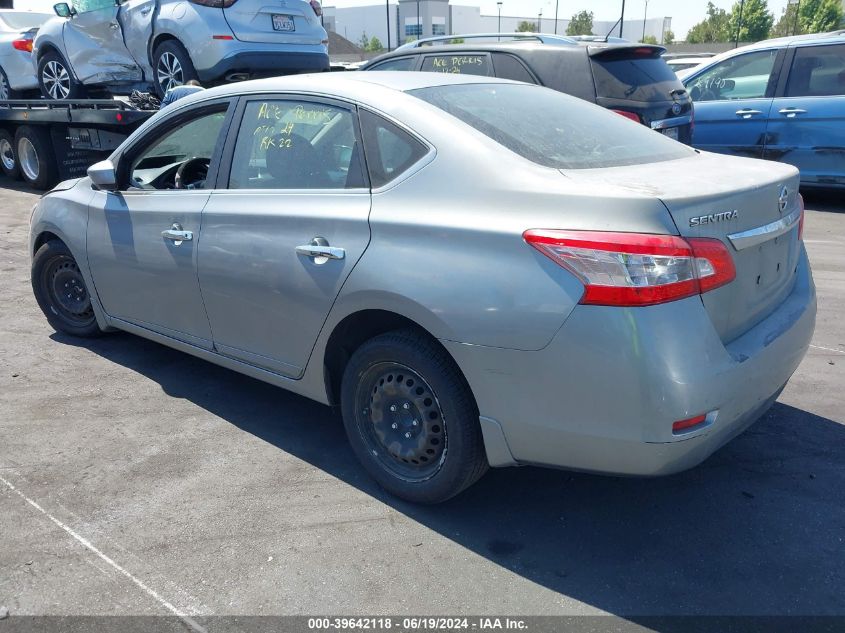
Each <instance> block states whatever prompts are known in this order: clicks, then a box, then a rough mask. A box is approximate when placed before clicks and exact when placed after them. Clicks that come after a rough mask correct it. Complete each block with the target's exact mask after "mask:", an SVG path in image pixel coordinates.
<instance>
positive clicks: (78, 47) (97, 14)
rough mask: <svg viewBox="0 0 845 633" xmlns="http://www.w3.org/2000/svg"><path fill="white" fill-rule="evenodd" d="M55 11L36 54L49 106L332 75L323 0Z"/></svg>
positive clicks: (134, 1) (158, 1)
mask: <svg viewBox="0 0 845 633" xmlns="http://www.w3.org/2000/svg"><path fill="white" fill-rule="evenodd" d="M54 10H55V11H56V15H57V16H58V17H54V18H51V19H50V20H49V21H48V22H47V23H46V24H45V25H44V26H43V27H42V28H41V29H40V30H39V32H38V36H37V37H36V38H35V48H34V54H35V63H36V65H37V66H36V67H37V76H38V82H39V85H40V87H41V92H42V94H43V95H44V96H45V97H46V98H48V99H77V98H80V97H83V96H84V95H85V89H86V87H89V86H90V87H96V88H108V89H109V90H110V91H112V92H117V93H121V92H126V93H128V92H129V91H131V90H132V89H136V88H138V89H142V90H146V89H150V88H152V89H153V90H154V91H155V92H156V93H157V94H158V95H159V96H163V95H164V93H165V92H167V90H168V89H170V88H172V87H174V86H178V85H181V84H183V83H186V82H188V81H189V80H192V79H195V80H199V81H200V82H202V83H203V84H213V83H219V82H223V81H236V80H241V79H248V78H251V77H260V76H273V75H284V74H291V73H298V72H303V71H324V70H329V54H328V35H327V34H326V30H325V29H324V28H323V25H322V23H321V15H322V7H321V6H320V3H319V2H318V0H274V1H273V2H272V4H271V3H270V2H268V1H267V0H119V1H118V2H115V0H71V2H69V3H68V2H60V3H58V4H56V5H55V6H54Z"/></svg>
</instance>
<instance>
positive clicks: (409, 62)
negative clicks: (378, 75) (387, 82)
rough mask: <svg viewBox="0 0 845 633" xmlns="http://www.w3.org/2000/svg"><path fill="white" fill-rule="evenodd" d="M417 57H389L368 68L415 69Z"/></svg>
mask: <svg viewBox="0 0 845 633" xmlns="http://www.w3.org/2000/svg"><path fill="white" fill-rule="evenodd" d="M416 61H417V59H416V57H400V58H399V59H388V60H387V61H384V62H381V63H380V64H376V65H375V66H373V67H372V68H368V69H367V70H413V69H414V63H415V62H416Z"/></svg>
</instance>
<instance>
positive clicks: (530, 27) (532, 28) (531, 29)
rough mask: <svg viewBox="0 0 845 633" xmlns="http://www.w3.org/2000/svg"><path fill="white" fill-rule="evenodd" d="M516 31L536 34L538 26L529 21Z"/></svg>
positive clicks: (521, 24)
mask: <svg viewBox="0 0 845 633" xmlns="http://www.w3.org/2000/svg"><path fill="white" fill-rule="evenodd" d="M516 31H517V33H535V32H536V31H537V25H536V24H534V23H533V22H529V21H528V20H523V21H522V22H520V23H519V24H517V25H516Z"/></svg>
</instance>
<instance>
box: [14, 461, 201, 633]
mask: <svg viewBox="0 0 845 633" xmlns="http://www.w3.org/2000/svg"><path fill="white" fill-rule="evenodd" d="M0 481H2V482H3V483H4V484H5V485H6V487H8V488H9V490H11V491H12V492H14V493H15V494H16V495H18V496H19V497H20V498H21V499H23V500H24V501H26V502H27V503H28V504H29V505H31V506H32V507H33V508H35V509H36V510H38V511H39V512H40V513H41V514H43V515H44V516H46V517H47V518H48V519H50V520H51V521H52V522H53V523H55V524H56V525H58V526H59V527H60V528H62V529H63V530H64V531H65V532H67V533H68V534H70V535H71V536H72V537H73V538H74V539H75V540H76V541H78V542H79V543H81V544H82V545H83V546H84V547H85V548H87V549H88V550H89V551H91V552H93V553H94V554H96V555H97V556H98V557H99V558H100V559H101V560H102V561H103V562H105V563H107V564H108V565H109V566H110V567H112V568H113V569H115V570H117V571H119V572H120V573H121V574H123V575H124V576H126V577H127V578H128V579H129V580H131V581H132V582H134V583H135V584H136V585H137V586H138V587H140V588H141V589H142V590H143V591H144V593H146V594H147V595H148V596H150V597H151V598H152V599H153V600H155V601H156V602H158V603H159V604H160V605H161V606H163V607H164V608H165V609H167V610H168V611H170V612H171V613H172V614H173V615H175V616H176V617H178V618H179V619H181V620H182V621H183V622H184V623H185V624H187V625H188V626H189V627H190V628H191V629H193V630H194V631H197V633H206V630H205V629H204V628H203V627H202V626H200V625H199V624H198V623H197V622H196V621H194V620H193V619H192V618H191V617H189V616H188V615H187V614H185V613H183V612H182V611H181V610H179V609H178V608H176V607H175V606H173V605H172V604H170V603H169V602H168V601H167V600H165V599H164V598H162V597H161V596H160V595H159V594H158V593H157V592H156V591H155V589H152V588H151V587H149V586H147V585H146V584H145V583H144V581H143V580H140V579H139V578H136V577H135V576H133V575H132V573H131V572H130V571H129V570H127V569H124V568H123V567H121V566H120V565H118V564H117V563H116V562H114V561H113V560H112V559H111V558H109V557H108V556H106V555H105V554H103V552H101V551H100V550H99V549H97V547H96V546H95V545H94V544H93V543H91V541H89V540H88V539H86V538H85V537H84V536H82V535H80V534H77V533H76V532H75V531H74V530H73V529H72V528H70V527H69V526H67V525H65V524H64V523H63V522H62V521H60V520H59V519H57V518H56V517H54V516H53V515H52V514H50V513H49V512H47V511H46V510H45V509H44V508H42V507H41V506H40V505H38V503H36V502H35V501H33V500H32V499H30V498H29V497H27V496H26V495H25V494H24V493H22V492H21V491H20V490H18V489H17V488H16V487H15V486H14V484H12V483H11V482H10V481H8V480H6V479H4V478H3V477H2V476H0Z"/></svg>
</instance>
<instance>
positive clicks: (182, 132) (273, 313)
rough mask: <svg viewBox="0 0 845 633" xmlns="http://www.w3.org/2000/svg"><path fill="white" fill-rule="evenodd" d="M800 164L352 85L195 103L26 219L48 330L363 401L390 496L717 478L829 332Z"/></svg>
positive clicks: (392, 83)
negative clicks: (705, 474) (132, 342)
mask: <svg viewBox="0 0 845 633" xmlns="http://www.w3.org/2000/svg"><path fill="white" fill-rule="evenodd" d="M802 221H803V206H802V201H801V198H800V196H799V194H798V172H797V170H795V169H794V168H793V167H789V166H785V165H778V164H772V163H767V162H762V161H756V160H751V159H743V158H733V157H725V156H715V155H710V154H707V153H701V152H697V151H695V150H693V149H691V148H689V147H686V146H684V145H681V144H679V143H677V142H675V141H672V140H670V139H667V138H665V137H663V136H661V135H660V134H657V133H655V132H653V131H651V130H649V129H647V128H645V127H643V126H641V125H638V124H636V123H633V122H631V121H628V120H626V119H624V118H623V117H619V116H617V115H615V114H613V113H612V112H608V111H607V110H605V109H603V108H600V107H598V106H595V105H592V104H589V103H586V102H584V101H580V100H578V99H575V98H572V97H569V96H566V95H563V94H561V93H559V92H555V91H552V90H548V89H545V88H541V87H538V86H529V85H525V84H517V83H513V82H507V81H500V80H493V79H489V78H483V77H468V76H451V75H439V74H438V75H435V74H428V73H390V72H385V73H350V74H345V75H333V76H328V75H312V76H300V77H289V78H277V79H272V80H262V81H256V82H249V83H243V84H240V85H237V86H231V87H226V88H217V89H214V90H209V91H206V92H204V93H200V94H198V95H194V96H190V97H186V98H185V99H183V100H181V101H179V102H177V103H176V104H175V105H174V106H172V107H171V108H168V110H167V111H166V112H162V113H161V114H159V115H157V116H156V117H154V118H153V119H151V120H150V121H149V122H147V123H146V124H145V125H144V126H143V127H142V128H141V129H139V130H138V131H137V132H136V133H135V134H134V135H133V136H132V137H131V138H129V139H128V140H127V141H126V142H125V143H124V144H123V145H121V147H120V148H119V149H118V150H117V151H116V152H115V153H114V154H113V155H112V156H111V158H110V159H109V160H108V161H105V162H103V163H98V164H97V165H95V166H93V167H92V168H91V169H90V170H89V177H88V178H83V179H81V180H77V181H69V182H65V183H63V184H62V185H60V186H59V187H58V188H57V189H55V190H54V191H52V192H51V193H49V194H47V195H46V196H44V197H43V198H42V199H41V201H40V202H39V204H38V206H37V208H36V209H35V211H34V213H33V216H32V226H31V252H32V257H33V259H32V285H33V290H34V293H35V296H36V298H37V300H38V302H39V304H40V306H41V308H42V310H43V311H44V314H45V315H46V317H47V319H48V320H49V322H50V323H51V324H52V326H53V327H54V328H56V329H57V330H60V331H62V332H66V333H69V334H72V335H76V336H98V335H100V334H102V333H103V332H104V331H107V330H109V329H115V328H116V329H120V330H125V331H127V332H132V333H134V334H137V335H140V336H144V337H146V338H149V339H152V340H154V341H158V342H160V343H163V344H165V345H169V346H172V347H174V348H177V349H180V350H183V351H185V352H188V353H190V354H194V355H196V356H199V357H201V358H204V359H207V360H209V361H211V362H214V363H218V364H220V365H222V366H224V367H228V368H230V369H233V370H235V371H238V372H242V373H245V374H247V375H250V376H253V377H255V378H258V379H260V380H264V381H267V382H270V383H272V384H275V385H278V386H280V387H283V388H285V389H289V390H291V391H294V392H296V393H299V394H302V395H305V396H307V397H309V398H313V399H315V400H317V401H320V402H323V403H326V404H333V405H340V407H341V410H342V414H343V420H344V423H345V426H346V431H347V434H348V437H349V440H350V442H351V444H352V447H353V449H354V450H355V453H356V455H357V456H358V458H359V459H360V460H361V462H362V464H363V465H364V467H365V468H366V469H367V470H368V471H369V472H370V473H371V474H372V475H373V476H374V477H375V479H376V480H377V481H378V482H379V483H380V484H381V485H382V486H384V487H385V488H386V489H387V490H389V491H390V492H392V493H394V494H396V495H399V496H401V497H404V498H406V499H410V500H413V501H417V502H424V503H433V502H438V501H442V500H444V499H447V498H449V497H451V496H453V495H455V494H457V493H458V492H460V491H461V490H463V489H464V488H466V487H467V486H469V485H470V484H471V483H473V482H474V481H475V480H477V479H478V478H479V477H480V476H481V475H482V474H483V473H484V471H485V470H486V469H487V467H488V466H510V465H516V464H541V465H547V466H560V467H566V468H574V469H579V470H588V471H594V472H601V473H614V474H622V475H660V474H666V473H672V472H676V471H678V470H681V469H684V468H689V467H691V466H694V465H696V464H697V463H699V462H701V461H702V460H703V459H705V458H706V457H707V456H708V455H710V454H711V453H712V452H713V451H715V450H716V449H717V448H719V446H721V445H722V444H724V443H725V442H727V441H728V440H729V439H731V438H732V437H734V436H735V435H737V434H738V433H740V432H741V431H742V430H743V429H745V428H746V427H747V426H748V425H749V424H751V423H752V422H753V421H754V420H756V419H757V418H758V417H759V416H760V415H761V414H762V413H763V412H764V411H765V410H766V409H767V408H768V407H769V406H770V405H771V403H772V402H773V401H774V400H775V398H777V396H778V394H779V393H780V391H781V389H782V388H783V387H784V385H785V384H786V382H787V380H788V379H789V377H790V376H791V375H792V373H793V371H794V370H795V369H796V367H797V366H798V364H799V362H800V361H801V359H802V357H803V355H804V353H805V352H806V350H807V347H808V345H809V342H810V337H811V335H812V333H813V328H814V323H815V312H816V303H815V290H814V286H813V281H812V277H811V274H810V267H809V264H808V261H807V255H806V252H805V250H804V247H803V243H802V240H801V229H802Z"/></svg>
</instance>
